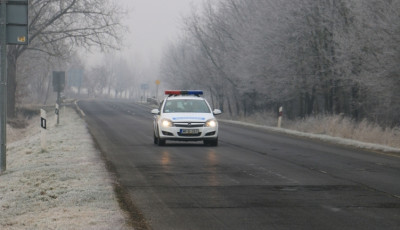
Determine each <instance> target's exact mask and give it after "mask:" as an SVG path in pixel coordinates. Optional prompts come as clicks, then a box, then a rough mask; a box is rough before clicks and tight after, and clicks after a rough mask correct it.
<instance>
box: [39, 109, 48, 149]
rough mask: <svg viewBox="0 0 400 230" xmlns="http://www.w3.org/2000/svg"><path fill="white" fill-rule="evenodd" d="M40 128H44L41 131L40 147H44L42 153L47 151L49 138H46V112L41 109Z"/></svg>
mask: <svg viewBox="0 0 400 230" xmlns="http://www.w3.org/2000/svg"><path fill="white" fill-rule="evenodd" d="M40 117H41V119H40V126H41V127H42V129H41V131H40V134H41V135H40V145H41V147H42V151H46V150H47V143H46V142H47V138H46V132H47V130H46V128H47V124H46V123H47V122H46V111H45V110H44V109H40Z"/></svg>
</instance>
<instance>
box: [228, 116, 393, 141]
mask: <svg viewBox="0 0 400 230" xmlns="http://www.w3.org/2000/svg"><path fill="white" fill-rule="evenodd" d="M222 118H223V119H228V120H237V121H240V122H247V123H251V124H256V125H261V126H267V127H276V126H277V123H278V120H277V118H276V115H275V114H273V113H268V112H266V113H258V114H255V115H252V116H249V117H235V118H229V117H222ZM282 128H283V129H288V130H295V131H299V132H304V133H310V134H316V135H320V136H321V137H322V136H332V137H338V138H343V139H349V140H355V141H359V142H365V143H369V144H377V145H383V146H389V147H393V148H400V127H396V128H382V127H380V126H379V125H377V124H374V123H371V122H368V121H366V120H363V121H361V122H354V121H353V120H351V119H349V118H346V117H343V116H319V117H309V118H306V119H299V120H296V121H290V120H287V119H285V117H283V120H282ZM355 145H356V146H359V145H360V143H358V144H355Z"/></svg>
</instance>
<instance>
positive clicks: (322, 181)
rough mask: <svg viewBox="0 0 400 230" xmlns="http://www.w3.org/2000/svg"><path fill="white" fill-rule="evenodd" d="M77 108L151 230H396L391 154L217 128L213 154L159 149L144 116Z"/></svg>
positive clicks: (123, 108) (139, 108)
mask: <svg viewBox="0 0 400 230" xmlns="http://www.w3.org/2000/svg"><path fill="white" fill-rule="evenodd" d="M79 106H80V107H81V109H82V110H83V111H84V112H85V113H86V121H87V123H88V126H89V129H90V130H91V133H92V135H93V136H94V138H95V139H96V141H97V143H98V144H99V146H100V147H101V149H102V151H103V152H104V154H105V156H106V158H107V160H108V161H109V162H111V164H112V165H113V166H114V168H115V170H116V173H117V175H118V177H119V180H120V182H121V184H122V186H123V187H124V188H125V189H126V191H127V193H128V195H129V199H131V201H132V202H133V203H134V204H135V206H136V207H138V209H140V211H141V212H142V213H143V215H144V217H145V219H146V221H147V223H148V224H149V228H151V229H157V230H158V229H163V230H164V229H207V230H208V229H229V230H232V229H307V230H310V229H363V230H365V229H385V230H387V229H396V230H398V229H400V157H399V156H394V155H385V154H381V153H375V152H368V151H362V150H357V149H350V148H345V147H340V146H335V145H332V144H327V143H323V142H319V141H311V140H307V139H304V138H297V137H292V136H287V135H283V134H276V133H270V132H267V131H265V130H261V129H256V128H248V127H243V126H239V125H232V124H227V123H223V122H220V137H219V146H218V147H210V146H203V145H202V144H201V143H200V142H197V143H196V142H193V143H185V142H182V143H180V142H167V145H166V146H162V147H159V146H156V145H154V144H153V133H152V132H153V131H152V115H151V114H150V109H149V108H147V107H145V106H143V105H138V104H135V103H132V102H127V101H125V102H118V101H99V100H92V101H81V102H79Z"/></svg>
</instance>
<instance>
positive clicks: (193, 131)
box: [181, 129, 199, 134]
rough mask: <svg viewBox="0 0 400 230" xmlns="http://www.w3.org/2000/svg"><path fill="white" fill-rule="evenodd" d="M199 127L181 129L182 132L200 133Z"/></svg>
mask: <svg viewBox="0 0 400 230" xmlns="http://www.w3.org/2000/svg"><path fill="white" fill-rule="evenodd" d="M198 133H199V130H198V129H181V134H198Z"/></svg>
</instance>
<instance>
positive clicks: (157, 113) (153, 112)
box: [151, 109, 160, 115]
mask: <svg viewBox="0 0 400 230" xmlns="http://www.w3.org/2000/svg"><path fill="white" fill-rule="evenodd" d="M151 114H154V115H159V114H160V110H158V109H153V110H151Z"/></svg>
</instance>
